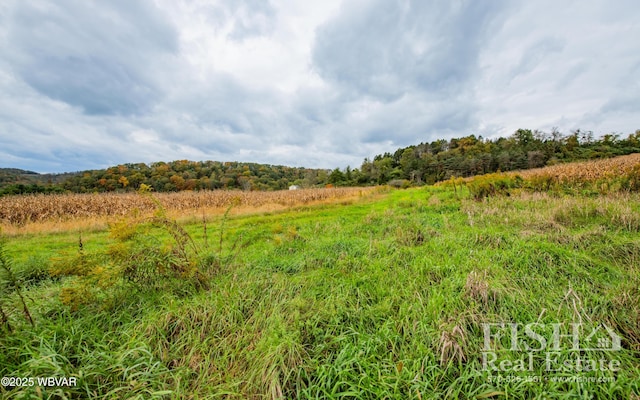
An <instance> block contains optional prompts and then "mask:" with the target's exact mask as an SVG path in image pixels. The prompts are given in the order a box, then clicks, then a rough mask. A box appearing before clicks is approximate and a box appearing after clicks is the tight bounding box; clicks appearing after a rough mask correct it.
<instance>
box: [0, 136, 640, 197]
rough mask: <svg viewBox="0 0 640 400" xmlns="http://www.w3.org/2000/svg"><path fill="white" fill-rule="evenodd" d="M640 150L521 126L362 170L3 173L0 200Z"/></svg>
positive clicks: (478, 168) (247, 185) (631, 140)
mask: <svg viewBox="0 0 640 400" xmlns="http://www.w3.org/2000/svg"><path fill="white" fill-rule="evenodd" d="M638 152H640V130H636V131H635V132H634V133H631V134H628V135H627V136H626V137H623V135H621V134H616V133H611V134H606V135H603V136H601V137H598V138H596V137H595V136H594V134H593V132H592V131H582V130H580V129H577V130H575V131H572V132H571V133H570V134H568V135H564V134H562V133H561V132H559V131H558V130H557V129H555V128H554V129H552V130H551V132H543V131H540V130H533V131H532V130H530V129H518V130H517V131H516V132H515V133H513V134H512V135H511V136H509V137H506V138H504V137H500V138H497V139H485V138H483V137H482V136H478V137H476V136H475V135H469V136H465V137H461V138H453V139H450V140H445V139H438V140H435V141H432V142H430V143H427V142H424V143H420V144H418V145H412V146H408V147H403V148H399V149H397V150H396V151H395V152H394V153H384V154H379V155H376V156H375V157H373V158H372V159H370V158H365V159H364V161H363V163H362V165H361V166H360V168H353V169H352V168H351V167H350V166H348V167H346V168H344V169H340V168H335V169H334V170H325V169H311V168H301V167H287V166H281V165H269V164H257V163H244V162H219V161H187V160H178V161H172V162H155V163H151V164H145V163H137V164H121V165H117V166H114V167H110V168H107V169H100V170H89V171H83V172H77V173H66V174H53V175H52V174H47V175H39V174H36V173H34V172H30V171H21V170H15V169H2V170H0V195H3V194H23V193H50V192H65V191H68V192H74V193H87V192H118V191H120V192H126V191H133V190H137V189H138V188H139V187H140V185H142V184H145V185H148V186H150V187H152V188H153V190H155V191H158V192H172V191H180V190H215V189H240V190H262V191H266V190H281V189H287V188H288V187H289V186H290V185H297V186H300V187H322V186H326V185H334V186H369V185H383V184H390V185H393V186H398V187H400V186H411V185H425V184H427V185H428V184H433V183H435V182H438V181H442V180H446V179H449V178H451V177H452V176H456V177H468V176H472V175H478V174H485V173H491V172H497V171H513V170H520V169H528V168H537V167H542V166H546V165H553V164H558V163H564V162H571V161H579V160H589V159H596V158H608V157H615V156H619V155H625V154H631V153H638Z"/></svg>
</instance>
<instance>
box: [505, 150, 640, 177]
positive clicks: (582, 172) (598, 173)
mask: <svg viewBox="0 0 640 400" xmlns="http://www.w3.org/2000/svg"><path fill="white" fill-rule="evenodd" d="M638 165H640V154H629V155H626V156H620V157H615V158H607V159H603V160H593V161H583V162H574V163H569V164H557V165H551V166H548V167H543V168H535V169H529V170H523V171H516V172H513V173H512V174H516V175H520V176H521V177H522V178H524V179H530V178H533V177H543V176H551V177H554V178H556V179H557V180H558V181H559V182H572V181H581V182H590V181H597V180H600V179H606V178H615V177H618V176H622V175H626V174H628V173H630V172H631V171H632V170H633V169H634V168H635V167H636V166H638Z"/></svg>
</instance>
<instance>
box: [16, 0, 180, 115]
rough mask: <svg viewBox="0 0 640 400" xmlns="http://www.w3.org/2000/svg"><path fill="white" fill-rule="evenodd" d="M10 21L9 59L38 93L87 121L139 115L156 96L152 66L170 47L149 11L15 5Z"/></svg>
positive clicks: (160, 22)
mask: <svg viewBox="0 0 640 400" xmlns="http://www.w3.org/2000/svg"><path fill="white" fill-rule="evenodd" d="M11 17H12V18H11V23H10V26H9V29H8V41H9V43H10V45H11V46H12V48H13V50H14V51H15V54H12V55H9V57H8V58H9V59H10V60H11V64H12V65H13V66H14V70H15V71H16V72H17V73H18V75H20V76H21V77H22V78H23V79H24V81H25V82H27V83H28V84H29V85H30V86H32V87H33V88H34V89H36V90H37V91H39V92H40V93H42V94H44V95H46V96H48V97H50V98H52V99H55V100H60V101H63V102H65V103H67V104H70V105H73V106H77V107H80V108H81V109H82V110H83V111H84V112H85V113H87V114H93V115H111V114H122V115H129V114H139V113H143V112H146V111H148V110H149V108H150V107H151V106H152V105H153V104H154V103H155V102H156V101H158V99H159V98H160V97H161V88H160V85H159V82H157V81H156V80H154V78H155V77H154V76H153V74H154V72H156V71H155V70H154V66H157V65H158V63H161V62H162V61H163V56H164V55H166V54H171V53H174V52H175V51H176V50H177V41H176V34H175V32H174V31H173V28H172V27H171V25H170V24H169V23H168V22H167V21H166V20H165V19H164V17H163V16H162V14H161V13H160V12H159V11H158V10H156V9H155V8H154V7H153V6H152V5H149V4H148V3H143V2H133V3H131V2H128V1H110V2H106V3H101V7H100V8H99V9H96V7H95V4H94V3H90V2H85V1H74V0H64V1H55V2H53V1H52V2H46V1H44V2H43V1H38V2H29V1H21V2H19V3H17V5H16V7H15V8H14V10H13V15H12V16H11Z"/></svg>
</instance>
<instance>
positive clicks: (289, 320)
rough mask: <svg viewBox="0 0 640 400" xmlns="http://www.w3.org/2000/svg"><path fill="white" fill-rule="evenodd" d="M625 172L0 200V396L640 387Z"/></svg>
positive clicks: (439, 394) (638, 280)
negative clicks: (339, 188) (317, 193)
mask: <svg viewBox="0 0 640 400" xmlns="http://www.w3.org/2000/svg"><path fill="white" fill-rule="evenodd" d="M627 163H629V161H627ZM633 163H635V161H633ZM566 167H567V168H574V169H575V170H582V168H575V167H569V166H566ZM595 168H598V167H595ZM563 171H566V170H563ZM625 171H626V170H625ZM633 173H634V172H633V167H632V168H631V169H629V170H628V175H624V174H623V175H624V176H621V175H618V176H616V177H612V176H607V177H606V179H608V182H609V183H610V184H609V185H607V186H606V187H604V186H603V185H602V183H603V181H602V179H605V178H602V177H595V178H593V179H591V178H576V179H575V181H572V180H571V179H567V180H564V181H561V180H552V181H550V182H547V183H545V185H546V186H545V187H543V186H541V184H540V182H539V181H538V180H535V179H531V178H530V177H520V178H518V179H516V178H515V177H513V176H510V177H505V176H502V175H498V176H496V175H495V174H494V175H491V176H488V177H478V178H476V179H477V180H476V181H475V182H474V181H473V180H468V181H463V180H456V179H452V180H451V181H450V182H447V183H444V184H441V185H437V186H428V187H420V188H411V189H406V190H399V189H390V188H375V189H372V190H364V189H357V190H355V191H353V192H350V193H349V194H348V195H345V196H343V197H341V196H337V197H335V198H323V199H316V200H317V201H307V202H306V203H305V202H304V201H302V202H294V201H292V202H290V203H286V204H280V205H279V206H278V207H276V208H269V207H266V205H267V203H268V201H266V203H265V204H263V205H261V206H265V207H266V208H255V209H251V208H246V209H244V210H243V211H242V212H239V210H240V209H241V206H242V205H241V204H240V203H239V201H238V200H237V199H236V200H231V201H229V202H227V203H221V204H220V205H218V206H217V207H216V208H215V210H214V208H211V209H205V210H204V211H203V208H202V205H201V204H200V203H198V204H197V205H196V206H195V207H191V208H189V209H190V210H192V211H190V212H189V213H182V212H181V211H180V210H179V209H173V208H171V207H170V206H168V203H166V202H165V203H163V202H162V198H161V197H160V196H158V195H155V196H157V197H154V198H156V200H155V201H154V200H153V198H151V197H150V195H137V196H139V197H141V198H143V199H145V200H143V201H145V202H149V208H148V209H145V210H144V211H141V210H140V207H138V209H137V210H135V209H134V210H129V211H127V212H122V213H115V214H114V213H112V214H113V215H110V216H101V217H100V218H103V217H105V218H107V220H106V221H107V222H105V223H104V224H103V225H100V224H97V225H96V224H83V223H82V221H83V220H85V219H87V218H89V219H91V218H94V217H92V216H91V215H89V216H86V217H82V218H80V217H78V218H71V223H70V225H65V227H66V229H59V230H55V229H51V228H52V227H53V225H47V223H48V222H47V221H45V220H42V221H34V220H29V221H26V222H25V221H22V222H15V223H13V222H5V230H6V229H13V230H12V231H11V232H10V234H5V237H4V239H3V244H2V248H1V250H2V251H1V252H0V264H1V266H2V272H1V274H2V275H0V276H2V282H1V284H2V295H1V296H0V308H1V310H2V314H1V315H0V316H1V317H2V319H1V320H0V323H2V326H1V328H0V329H2V330H3V334H2V336H1V337H0V348H1V349H2V351H1V353H0V375H1V376H3V377H27V378H29V377H31V378H37V377H57V378H61V377H66V378H75V381H74V385H61V386H46V385H44V386H43V385H37V384H34V385H32V386H30V385H28V381H27V382H26V385H19V386H16V385H14V386H7V385H5V386H2V387H0V396H2V398H7V399H13V398H50V399H57V398H104V399H113V398H140V399H147V398H158V399H165V398H166V399H205V398H206V399H209V398H224V399H247V398H249V399H279V398H286V399H294V398H301V399H306V398H308V399H331V398H335V399H338V398H340V399H380V398H388V399H430V398H461V399H470V398H491V399H535V398H538V399H546V398H594V399H601V398H603V399H607V398H611V399H629V398H637V397H638V396H639V395H640V235H639V232H640V195H639V194H638V193H637V192H636V191H634V190H631V189H632V188H633V186H632V185H633V184H634V183H633V182H634V181H633V179H634V178H633V177H634V175H633ZM566 174H567V175H568V174H569V173H568V172H567V173H566ZM549 176H555V177H557V176H560V175H559V173H557V172H554V175H549ZM562 176H564V175H562ZM623 178H624V179H623ZM625 179H626V180H625ZM478 194H481V195H478ZM287 195H293V194H287ZM158 200H160V201H158ZM178 203H179V202H178ZM178 203H176V204H178ZM216 210H217V211H216ZM4 211H5V212H6V209H5V210H4ZM187 214H188V215H187ZM56 218H58V219H61V220H64V221H67V220H68V219H69V218H67V217H64V218H63V217H60V216H57V217H56ZM32 219H33V218H32ZM101 221H102V219H101ZM74 224H75V225H74ZM12 226H13V228H12ZM30 226H31V227H32V228H30ZM43 227H44V228H43ZM45 228H46V229H45ZM501 324H502V325H501ZM527 326H528V327H529V328H530V329H531V330H530V331H526V329H527ZM574 327H577V328H574ZM573 329H579V332H578V331H574V330H573ZM591 333H593V335H590V334H591ZM514 334H517V335H516V339H515V345H516V346H515V347H514V339H513V338H514ZM558 334H559V335H560V336H559V340H558V341H557V342H554V340H553V339H555V338H558ZM536 335H537V336H536ZM615 338H619V339H620V342H619V343H617V342H616V341H615ZM574 339H575V340H574ZM595 339H597V343H596V345H595V346H594V345H593V343H592V342H593V341H594V340H595ZM543 340H544V341H543ZM612 340H613V342H612ZM616 345H617V346H616ZM527 346H528V347H527ZM576 346H577V347H578V348H579V349H580V350H576ZM14 383H16V382H15V381H14ZM21 383H25V382H21ZM36 383H37V382H36Z"/></svg>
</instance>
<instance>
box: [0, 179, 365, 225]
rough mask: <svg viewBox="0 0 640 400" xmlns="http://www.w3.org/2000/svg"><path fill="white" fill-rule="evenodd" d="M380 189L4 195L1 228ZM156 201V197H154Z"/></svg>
mask: <svg viewBox="0 0 640 400" xmlns="http://www.w3.org/2000/svg"><path fill="white" fill-rule="evenodd" d="M374 190H375V188H331V189H302V190H281V191H275V192H242V191H202V192H177V193H155V194H153V197H151V196H147V195H140V194H137V193H95V194H62V195H59V194H58V195H26V196H7V197H1V198H0V227H1V228H2V232H3V233H4V234H8V235H11V234H20V233H29V232H42V231H46V232H55V231H67V230H70V229H79V228H83V229H96V230H99V229H104V228H106V226H107V221H109V220H112V219H113V218H114V217H120V216H126V215H131V214H140V215H148V214H151V213H153V211H154V210H156V209H157V208H158V204H156V201H157V202H159V204H161V205H162V207H163V208H164V209H165V210H166V211H167V213H168V215H170V216H172V217H175V218H176V219H184V218H194V217H195V218H197V217H198V216H200V218H201V217H202V215H203V213H206V214H207V215H216V214H222V213H224V212H225V210H226V209H227V208H228V207H229V206H231V205H233V206H234V208H233V210H234V214H238V213H251V212H269V211H278V210H283V209H287V208H290V207H294V206H299V205H307V204H319V203H332V202H336V201H338V202H344V201H347V200H353V199H355V198H359V197H362V196H364V195H366V194H368V193H371V192H372V191H374ZM154 199H155V201H154Z"/></svg>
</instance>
